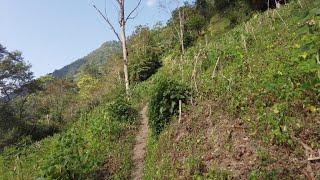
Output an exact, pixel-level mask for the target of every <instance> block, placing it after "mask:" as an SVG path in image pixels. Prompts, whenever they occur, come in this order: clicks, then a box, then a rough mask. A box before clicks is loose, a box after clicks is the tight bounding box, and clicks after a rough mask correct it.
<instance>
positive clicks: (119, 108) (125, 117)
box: [107, 96, 138, 123]
mask: <svg viewBox="0 0 320 180" xmlns="http://www.w3.org/2000/svg"><path fill="white" fill-rule="evenodd" d="M107 110H108V112H109V114H110V116H111V117H112V118H113V119H115V120H117V121H121V122H131V123H132V122H134V121H135V120H136V119H137V116H138V112H137V111H136V110H135V109H134V108H132V107H131V104H130V103H129V102H128V100H126V98H125V97H123V96H119V97H118V98H116V99H115V100H114V101H113V102H111V103H110V104H109V105H108V106H107Z"/></svg>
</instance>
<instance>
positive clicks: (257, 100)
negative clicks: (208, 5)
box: [145, 1, 320, 179]
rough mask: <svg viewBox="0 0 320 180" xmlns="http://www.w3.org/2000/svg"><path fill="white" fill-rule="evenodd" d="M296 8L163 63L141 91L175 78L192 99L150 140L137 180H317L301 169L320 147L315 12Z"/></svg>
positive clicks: (312, 6) (318, 21)
mask: <svg viewBox="0 0 320 180" xmlns="http://www.w3.org/2000/svg"><path fill="white" fill-rule="evenodd" d="M303 3H304V4H303V8H301V7H300V5H299V4H298V3H295V2H293V3H291V4H289V5H287V6H285V7H282V8H281V9H279V10H271V11H268V12H265V13H262V14H259V13H257V14H255V15H254V16H253V18H252V19H251V20H250V21H248V22H246V23H243V24H241V25H239V26H237V27H235V28H234V29H233V30H231V31H230V32H227V33H225V34H224V35H222V36H216V37H212V39H210V40H209V43H208V45H206V43H205V42H204V41H202V40H199V41H198V43H197V44H196V45H195V46H193V47H192V48H189V50H188V52H187V53H186V55H185V59H184V60H180V58H179V57H177V56H175V55H174V54H173V55H169V56H167V57H166V58H164V60H163V61H164V67H163V68H162V69H161V70H159V73H158V74H157V75H156V76H155V77H154V78H153V79H152V80H150V84H153V83H157V82H158V81H159V78H160V79H167V80H168V79H175V80H176V81H177V82H180V83H182V84H186V85H187V86H189V87H190V88H191V89H192V90H193V97H192V98H190V99H189V104H187V105H185V106H183V114H182V119H181V120H180V121H181V122H179V120H178V117H176V116H175V117H174V118H173V119H172V121H171V122H169V123H167V126H166V128H165V129H164V130H163V132H161V133H160V135H159V136H154V135H151V136H150V139H149V148H148V156H147V165H146V168H145V179H179V178H186V179H207V178H209V179H232V178H236V179H237V178H239V177H240V178H244V179H287V178H288V179H291V178H292V179H304V178H305V177H308V176H310V175H313V176H316V177H318V178H319V177H320V174H319V172H320V165H319V163H316V162H314V163H311V162H308V161H307V158H308V156H310V152H309V149H312V150H314V152H316V151H317V149H319V148H320V143H319V142H320V139H319V137H320V131H319V130H320V121H319V117H320V111H319V107H320V106H319V105H320V102H319V83H320V81H319V80H320V79H319V78H320V77H319V73H320V71H319V70H320V65H319V63H320V61H319V54H320V52H319V51H320V44H319V42H320V9H319V7H320V4H319V1H303ZM212 26H215V24H213V25H212ZM210 28H212V29H213V28H214V27H209V29H210ZM156 86H157V85H156ZM154 93H158V91H157V87H156V88H155V90H153V91H152V90H151V93H150V94H151V97H153V98H154V96H153V94H154ZM150 113H151V114H152V113H153V112H150ZM314 152H313V153H314Z"/></svg>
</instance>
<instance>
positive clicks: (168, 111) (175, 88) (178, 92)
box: [149, 78, 190, 135]
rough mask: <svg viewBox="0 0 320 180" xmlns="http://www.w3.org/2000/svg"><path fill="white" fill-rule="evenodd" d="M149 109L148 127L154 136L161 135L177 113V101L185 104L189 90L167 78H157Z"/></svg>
mask: <svg viewBox="0 0 320 180" xmlns="http://www.w3.org/2000/svg"><path fill="white" fill-rule="evenodd" d="M152 94H153V95H152V97H151V100H150V105H149V106H150V107H149V118H150V126H151V128H152V130H153V132H154V134H156V135H158V134H160V133H161V131H162V130H163V128H164V127H165V125H166V124H167V123H168V122H169V121H170V118H171V117H172V116H173V115H175V114H176V113H177V112H178V108H179V100H181V101H182V102H183V103H186V102H187V99H188V96H189V95H190V90H189V88H188V87H187V86H185V85H182V84H180V83H178V82H176V81H174V80H172V79H169V78H159V80H158V82H157V84H156V87H155V89H154V92H153V93H152Z"/></svg>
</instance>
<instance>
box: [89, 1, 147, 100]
mask: <svg viewBox="0 0 320 180" xmlns="http://www.w3.org/2000/svg"><path fill="white" fill-rule="evenodd" d="M106 1H107V0H106ZM106 1H105V2H106ZM110 1H111V0H110ZM114 1H116V4H117V5H118V6H119V28H120V30H119V31H120V32H118V31H117V30H116V28H115V26H114V25H113V24H112V23H111V21H110V19H109V18H108V16H107V10H106V9H107V8H106V7H105V11H104V13H103V12H102V11H101V10H100V9H99V8H98V7H97V6H96V5H95V4H93V5H92V6H93V7H94V9H95V10H96V11H97V12H98V13H99V15H100V16H101V17H102V18H103V20H104V21H105V22H106V23H107V24H108V26H109V27H110V28H111V30H112V31H113V33H114V34H115V35H116V37H117V39H118V40H119V42H121V44H122V55H123V72H124V82H125V88H126V94H127V97H130V82H129V72H128V64H129V60H128V48H127V37H126V25H127V21H128V20H130V19H134V18H135V17H136V15H134V14H135V13H136V11H137V10H138V8H139V6H140V5H141V1H142V0H138V2H137V4H136V6H135V7H134V8H133V9H132V10H131V11H130V12H129V13H128V14H126V12H125V11H126V9H125V8H126V3H125V0H114ZM106 4H107V3H105V6H106ZM119 34H120V35H119Z"/></svg>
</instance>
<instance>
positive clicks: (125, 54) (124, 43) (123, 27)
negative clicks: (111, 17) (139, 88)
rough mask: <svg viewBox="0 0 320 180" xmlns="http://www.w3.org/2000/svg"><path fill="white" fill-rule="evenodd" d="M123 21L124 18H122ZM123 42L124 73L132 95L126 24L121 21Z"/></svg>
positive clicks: (128, 91)
mask: <svg viewBox="0 0 320 180" xmlns="http://www.w3.org/2000/svg"><path fill="white" fill-rule="evenodd" d="M121 21H122V20H121ZM121 40H122V41H121V43H122V55H123V73H124V82H125V86H126V94H127V96H129V95H130V87H129V73H128V50H127V40H126V32H125V24H124V22H122V23H121Z"/></svg>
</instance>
